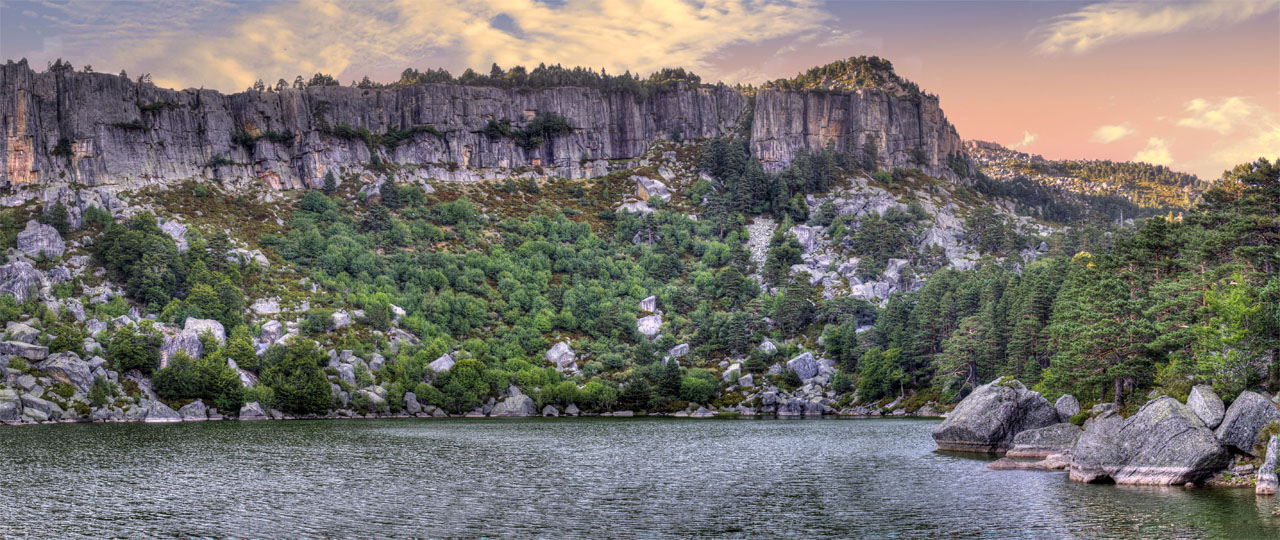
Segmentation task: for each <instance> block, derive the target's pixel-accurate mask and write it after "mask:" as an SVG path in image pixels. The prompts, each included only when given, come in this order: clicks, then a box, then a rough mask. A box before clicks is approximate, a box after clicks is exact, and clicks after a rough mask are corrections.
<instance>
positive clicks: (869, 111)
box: [751, 87, 964, 176]
mask: <svg viewBox="0 0 1280 540" xmlns="http://www.w3.org/2000/svg"><path fill="white" fill-rule="evenodd" d="M868 142H870V143H871V144H872V145H873V146H874V147H875V148H876V155H877V157H878V159H879V160H880V162H881V163H882V164H883V165H884V166H886V167H887V168H896V167H904V168H910V167H917V166H919V167H920V168H922V169H924V170H925V172H928V173H929V174H932V175H935V176H942V175H944V174H946V172H944V171H945V170H946V166H947V158H948V156H952V155H960V154H963V152H964V141H963V140H962V139H961V138H960V135H959V134H957V132H956V128H955V126H953V125H951V123H950V122H948V121H947V119H946V116H945V115H943V113H942V108H941V107H940V106H939V103H938V98H937V96H930V95H926V94H920V93H914V94H907V95H897V94H895V93H892V92H890V91H888V90H882V89H877V88H858V89H850V90H845V91H804V90H783V89H778V88H770V87H766V88H763V89H761V90H760V91H759V92H758V93H757V94H756V102H755V113H754V116H753V118H752V123H751V153H752V155H755V156H758V157H759V158H760V161H761V162H763V163H764V165H765V168H766V169H771V170H777V169H781V168H783V167H786V166H787V165H788V164H789V163H791V158H792V157H794V156H795V155H796V153H797V152H799V151H801V150H805V151H816V150H819V149H822V148H826V147H827V146H833V147H834V148H835V149H836V150H839V151H842V152H847V153H849V154H852V155H862V151H863V146H864V145H865V144H867V143H868Z"/></svg>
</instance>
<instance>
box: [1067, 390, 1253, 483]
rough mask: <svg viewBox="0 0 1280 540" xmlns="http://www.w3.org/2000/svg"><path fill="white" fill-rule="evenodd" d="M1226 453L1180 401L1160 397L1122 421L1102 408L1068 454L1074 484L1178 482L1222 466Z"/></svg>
mask: <svg viewBox="0 0 1280 540" xmlns="http://www.w3.org/2000/svg"><path fill="white" fill-rule="evenodd" d="M1230 460H1231V456H1230V454H1229V453H1228V452H1227V451H1226V450H1225V449H1223V448H1222V447H1221V446H1220V445H1219V444H1218V441H1217V439H1216V438H1214V436H1213V431H1211V430H1210V429H1209V428H1208V427H1206V426H1205V425H1204V421H1202V420H1200V417H1199V416H1197V415H1196V414H1195V413H1194V412H1192V411H1191V409H1190V408H1188V407H1187V406H1186V405H1183V404H1182V403H1180V402H1179V401H1178V400H1176V399H1173V398H1171V397H1162V398H1159V399H1156V400H1155V401H1152V402H1150V403H1148V404H1146V405H1144V406H1143V407H1142V409H1140V410H1139V411H1138V414H1135V415H1133V416H1132V417H1130V418H1128V419H1125V418H1121V417H1120V416H1119V415H1117V414H1115V413H1114V412H1111V411H1108V412H1105V413H1103V415H1102V416H1099V417H1097V418H1094V419H1092V420H1090V421H1089V422H1087V423H1086V424H1085V429H1084V432H1083V433H1081V435H1080V440H1079V441H1078V442H1077V443H1076V446H1075V448H1074V449H1073V451H1072V456H1071V474H1070V478H1071V479H1072V480H1075V481H1078V482H1091V483H1096V482H1105V481H1108V480H1109V481H1114V482H1115V483H1117V484H1138V485H1181V484H1186V483H1188V482H1195V483H1198V482H1202V481H1204V480H1205V479H1207V478H1208V477H1210V476H1212V475H1213V474H1214V473H1216V472H1217V471H1220V470H1222V469H1223V468H1224V467H1226V466H1227V465H1228V464H1229V463H1230Z"/></svg>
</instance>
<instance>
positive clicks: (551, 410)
mask: <svg viewBox="0 0 1280 540" xmlns="http://www.w3.org/2000/svg"><path fill="white" fill-rule="evenodd" d="M542 416H560V410H559V409H557V408H555V407H554V406H551V405H547V406H546V407H543V408H542Z"/></svg>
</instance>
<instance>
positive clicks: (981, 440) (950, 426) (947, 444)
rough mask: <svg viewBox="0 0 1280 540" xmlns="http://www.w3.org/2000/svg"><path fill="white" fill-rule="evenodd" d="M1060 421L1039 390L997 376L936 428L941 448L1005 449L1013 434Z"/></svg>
mask: <svg viewBox="0 0 1280 540" xmlns="http://www.w3.org/2000/svg"><path fill="white" fill-rule="evenodd" d="M1056 423H1058V411H1057V410H1056V409H1054V408H1053V406H1052V405H1050V404H1049V402H1048V400H1046V399H1044V396H1041V395H1040V393H1039V392H1033V391H1031V390H1027V387H1026V386H1023V384H1022V383H1020V382H1018V381H1016V380H1003V379H998V380H995V381H992V382H990V383H987V384H985V385H982V386H979V387H978V388H977V389H975V390H974V391H973V393H972V394H969V396H968V397H966V398H964V400H962V401H961V402H960V403H959V404H958V405H956V408H955V410H953V411H951V415H950V416H948V417H947V419H946V420H944V421H943V422H942V424H941V425H939V426H938V427H937V428H936V429H934V430H933V440H934V442H936V443H937V444H938V449H940V450H951V451H957V452H988V453H1001V452H1006V451H1008V450H1009V448H1011V447H1012V446H1013V440H1014V437H1015V436H1016V435H1017V434H1019V433H1022V432H1023V431H1027V430H1029V429H1037V428H1042V427H1048V426H1051V425H1053V424H1056Z"/></svg>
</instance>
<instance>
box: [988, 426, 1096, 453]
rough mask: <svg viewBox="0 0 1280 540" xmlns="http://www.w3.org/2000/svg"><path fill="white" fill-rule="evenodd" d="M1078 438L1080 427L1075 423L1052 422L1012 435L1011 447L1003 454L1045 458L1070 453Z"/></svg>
mask: <svg viewBox="0 0 1280 540" xmlns="http://www.w3.org/2000/svg"><path fill="white" fill-rule="evenodd" d="M1079 438H1080V427H1079V426H1077V425H1075V424H1067V423H1062V424H1054V425H1052V426H1049V427H1043V428H1039V429H1028V430H1026V431H1023V432H1022V433H1019V434H1017V435H1014V436H1013V448H1010V449H1009V452H1008V453H1007V454H1005V455H1006V456H1008V457H1015V458H1041V459H1043V458H1047V457H1049V456H1051V455H1053V454H1070V453H1071V449H1072V448H1073V447H1075V445H1076V440H1077V439H1079Z"/></svg>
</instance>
